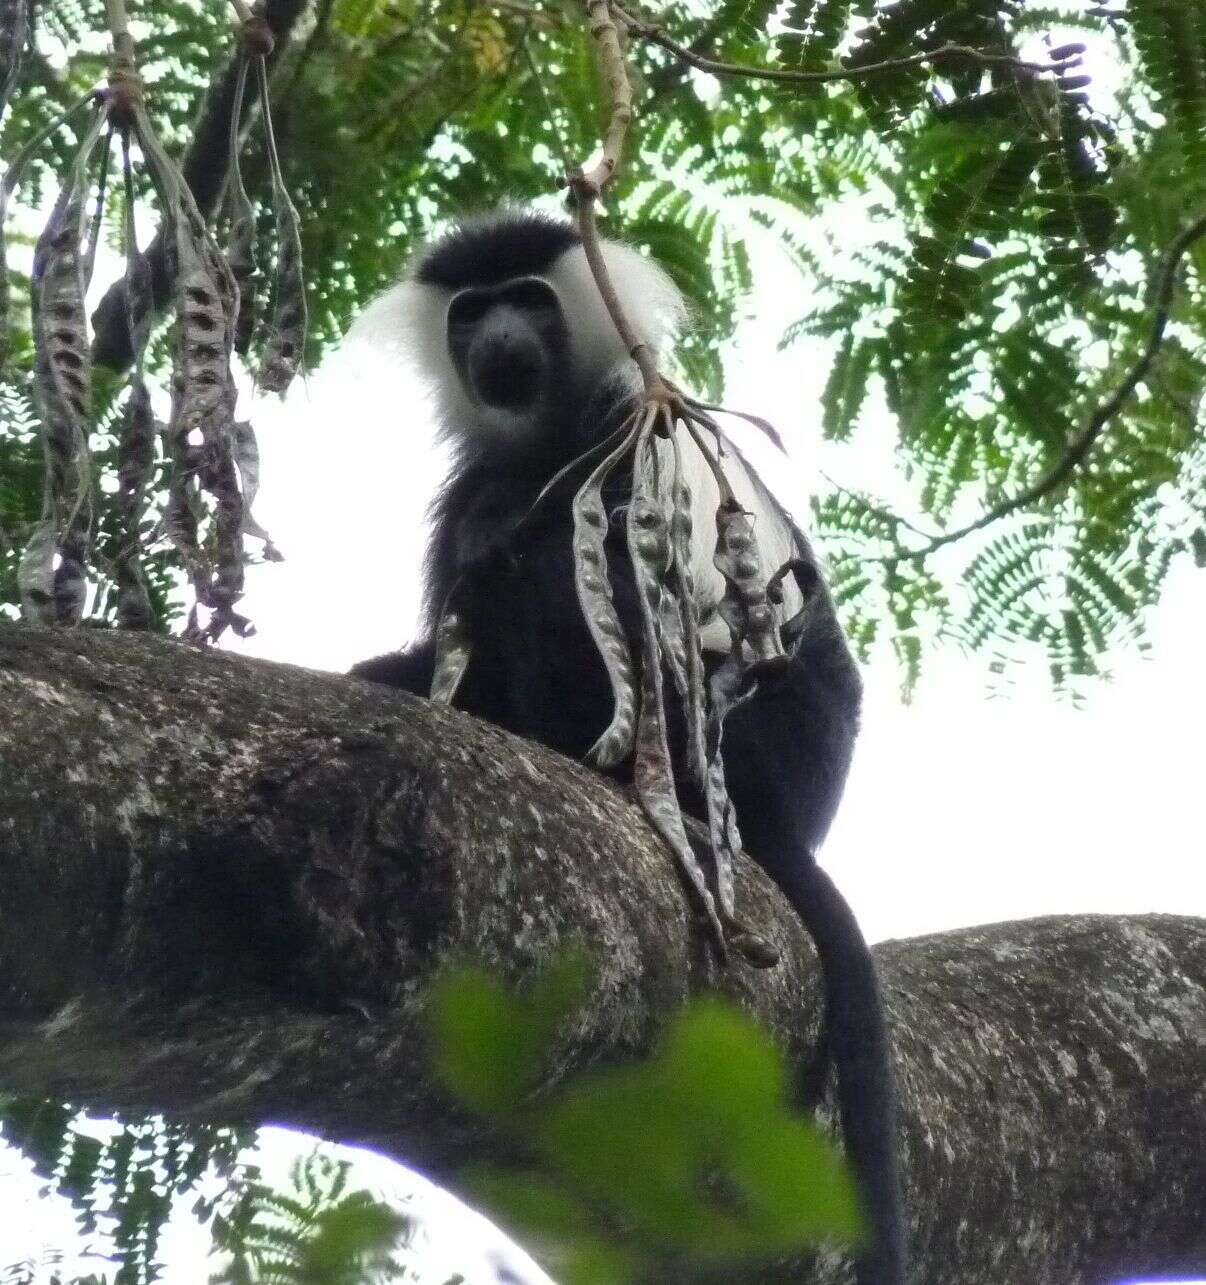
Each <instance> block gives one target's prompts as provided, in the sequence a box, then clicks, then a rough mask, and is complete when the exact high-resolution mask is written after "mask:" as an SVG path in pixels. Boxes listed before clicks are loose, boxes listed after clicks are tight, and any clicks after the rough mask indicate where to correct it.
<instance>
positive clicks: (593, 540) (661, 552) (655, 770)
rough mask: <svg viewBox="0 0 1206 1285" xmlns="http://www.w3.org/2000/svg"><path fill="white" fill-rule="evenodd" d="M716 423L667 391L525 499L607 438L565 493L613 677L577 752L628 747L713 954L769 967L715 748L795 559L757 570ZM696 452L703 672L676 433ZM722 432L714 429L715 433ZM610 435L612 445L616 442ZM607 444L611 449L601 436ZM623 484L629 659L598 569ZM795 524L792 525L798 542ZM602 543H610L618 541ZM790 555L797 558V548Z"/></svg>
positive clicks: (610, 759)
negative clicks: (634, 646) (717, 639)
mask: <svg viewBox="0 0 1206 1285" xmlns="http://www.w3.org/2000/svg"><path fill="white" fill-rule="evenodd" d="M701 429H704V430H707V431H708V432H709V433H715V434H719V428H718V426H717V425H716V424H715V422H714V421H712V420H711V419H710V418H709V417H708V416H707V415H706V413H705V412H704V411H703V409H702V408H697V407H695V406H694V405H693V404H691V403H689V402H687V401H686V400H685V399H680V398H678V397H677V396H676V397H675V398H674V400H673V402H672V403H670V404H665V403H659V402H655V403H647V404H645V405H643V406H642V407H641V408H640V409H639V410H637V411H636V412H634V414H633V415H631V416H630V417H629V418H628V419H627V421H626V422H625V423H624V424H623V425H622V426H621V427H620V429H618V430H617V432H616V433H615V434H613V435H612V437H610V438H607V439H606V440H605V441H603V442H600V443H599V444H598V445H596V446H595V447H594V448H593V449H592V450H591V451H590V452H587V454H586V455H584V456H582V457H580V458H579V459H578V460H576V461H574V463H573V464H571V465H569V466H567V467H566V468H565V469H563V470H561V471H560V472H559V473H558V474H557V475H556V476H555V477H554V478H553V479H552V480H551V481H550V482H549V483H548V484H547V485H546V486H545V488H544V489H543V490H542V491H541V493H540V496H539V497H538V499H537V500H536V502H535V504H534V505H533V509H532V511H535V509H536V508H538V507H539V505H540V504H541V503H542V502H543V501H544V499H545V498H546V497H547V496H548V495H549V494H550V493H551V492H552V491H553V489H554V487H555V484H556V483H557V482H559V481H560V480H562V479H563V478H564V477H565V476H566V474H567V473H568V472H569V471H570V470H571V469H572V468H574V467H579V466H581V465H582V464H583V463H584V462H585V461H586V460H587V459H588V458H589V457H590V456H591V455H593V454H597V453H598V452H600V451H607V453H606V454H605V455H604V458H603V459H602V461H601V462H600V463H599V464H597V465H596V466H595V467H594V468H593V469H592V470H591V471H590V473H589V474H588V475H587V477H586V480H585V482H583V483H582V485H581V486H580V487H579V488H578V490H577V492H576V493H575V495H574V497H573V501H572V514H573V553H574V579H575V586H576V588H577V592H578V601H579V605H580V607H581V609H582V614H583V618H584V620H585V622H586V625H587V628H588V630H589V631H590V634H591V637H592V639H593V640H594V643H595V646H596V647H597V649H598V652H599V655H600V657H601V658H602V661H603V664H604V667H605V669H606V672H607V676H608V680H609V683H610V686H611V690H612V718H611V721H610V723H609V724H608V726H607V728H606V730H605V731H604V732H603V734H602V735H601V736H600V737H599V739H598V740H597V741H596V742H595V744H594V745H593V746H592V747H591V749H590V751H589V752H588V755H587V757H588V759H589V760H590V761H591V762H593V763H594V764H596V765H597V766H599V767H604V768H607V767H615V766H617V765H619V764H621V763H623V762H624V761H625V760H626V759H628V758H630V757H631V759H632V764H633V779H634V784H635V787H636V792H637V796H638V798H639V800H640V802H641V806H642V808H643V809H644V811H645V813H646V815H647V816H648V817H649V819H650V821H651V823H652V824H653V826H654V828H655V829H656V830H657V832H658V833H659V834H660V835H661V837H662V839H663V840H664V841H665V843H666V844H667V845H668V847H669V848H670V850H671V851H672V853H673V854H674V857H675V859H676V860H677V862H678V864H679V866H680V868H681V869H682V872H683V875H684V877H685V878H686V880H687V882H688V884H689V885H690V887H691V889H692V892H693V894H694V896H695V899H696V902H697V904H698V906H699V908H700V911H701V912H702V914H703V916H704V918H705V920H706V922H707V923H708V925H709V928H710V931H711V935H712V939H713V941H714V942H715V944H716V946H717V949H718V950H719V952H720V953H721V955H722V956H724V955H725V953H726V952H727V950H728V949H729V948H732V949H735V950H737V951H738V952H739V953H740V954H741V955H742V956H743V957H744V958H745V959H746V960H747V961H748V962H750V963H753V964H755V965H757V966H760V967H768V966H770V965H773V964H774V963H775V962H777V960H778V952H777V951H776V950H775V948H774V947H773V946H771V945H770V944H769V943H768V942H767V941H765V940H764V939H763V938H762V937H760V936H759V935H758V934H757V933H755V932H754V931H753V930H752V929H750V928H749V927H748V926H746V925H745V924H743V923H742V922H741V921H740V920H739V919H738V917H737V915H736V909H735V905H734V887H733V865H734V861H735V858H736V854H737V852H738V851H739V850H740V848H741V836H740V834H739V833H738V830H737V823H736V819H735V813H734V808H733V805H732V802H731V801H730V799H729V795H728V790H727V787H726V785H725V774H724V761H723V757H722V754H721V742H722V737H723V723H724V718H725V715H726V714H727V713H728V712H729V710H731V709H732V708H733V707H734V706H735V705H736V704H737V703H739V702H740V700H742V699H743V698H744V697H745V696H746V695H748V694H749V693H750V692H751V691H752V689H753V687H754V685H755V684H756V681H757V676H758V674H759V673H760V672H765V671H764V670H763V669H761V667H762V666H765V665H766V664H767V663H773V659H774V656H775V654H776V648H777V649H778V654H780V655H781V654H782V649H781V647H780V646H779V644H778V636H777V631H776V627H775V618H774V614H773V612H772V610H771V603H772V602H774V603H777V602H779V601H780V600H781V597H782V594H781V588H780V586H781V583H782V580H783V577H784V576H785V575H786V574H787V573H788V572H789V570H791V569H792V568H793V567H794V566H795V565H796V562H795V560H793V561H792V562H789V563H788V565H787V566H786V567H784V568H782V569H781V570H779V571H778V572H776V574H775V575H774V576H772V577H771V578H770V580H769V581H764V580H763V578H762V575H761V570H760V566H761V564H760V561H759V559H758V553H757V548H756V545H755V543H754V537H753V530H752V523H751V521H750V518H749V515H748V514H746V513H744V512H743V511H742V510H741V509H740V507H739V506H738V505H737V502H736V500H735V498H734V495H733V491H732V488H731V486H730V485H729V483H728V481H727V479H726V478H725V476H724V471H723V469H722V467H721V464H720V460H719V458H718V456H719V450H718V449H716V450H714V449H713V448H712V447H711V446H710V444H709V443H708V442H707V441H706V440H705V437H704V436H703V434H702V433H701V432H700V430H701ZM684 431H685V432H686V435H687V441H688V442H689V443H690V447H691V448H692V449H696V450H699V451H700V452H702V454H703V457H704V459H705V460H706V461H707V465H708V467H709V468H710V469H711V470H712V472H713V474H714V476H715V477H716V479H717V483H718V486H719V489H720V496H721V502H720V511H719V513H718V515H717V522H718V525H719V527H720V529H721V531H722V543H723V549H722V550H720V551H718V555H717V556H718V559H719V561H718V563H717V565H718V566H720V563H721V562H723V564H724V565H723V566H720V569H721V571H722V574H724V575H725V585H726V591H725V605H724V610H725V612H726V619H728V620H730V624H731V638H732V648H731V651H730V654H729V656H728V657H727V658H726V659H725V660H724V661H723V662H722V663H721V665H720V666H719V668H718V669H717V671H716V673H715V674H714V675H713V677H712V680H711V682H709V681H708V679H707V676H706V673H705V667H704V660H703V648H702V643H701V632H700V620H699V607H698V603H697V600H696V592H695V585H694V582H693V578H692V574H691V536H692V521H693V519H692V512H691V504H692V497H691V492H690V490H689V488H688V486H687V482H686V470H685V469H684V463H683V451H682V443H681V442H680V437H681V435H682V433H683V432H684ZM718 440H719V439H718ZM617 441H618V444H615V445H613V443H616V442H617ZM608 447H611V449H610V450H608V449H607V448H608ZM629 461H630V471H629V476H628V477H625V478H624V479H623V482H624V485H623V486H621V488H620V490H621V492H622V493H623V494H622V498H623V500H626V504H625V503H621V504H620V505H619V506H617V511H621V510H622V511H623V512H624V513H625V514H626V517H625V519H624V521H625V529H624V531H625V534H624V547H625V552H626V555H627V557H628V559H629V560H630V562H631V564H632V567H633V571H634V575H635V579H636V585H637V590H638V593H637V598H638V603H639V608H640V645H641V652H642V655H641V663H640V665H639V666H638V665H636V664H635V663H634V660H633V656H632V654H631V651H630V646H629V639H628V637H627V635H626V633H625V630H624V626H623V624H622V623H621V620H620V616H619V614H618V612H617V610H616V606H615V601H614V597H613V589H612V583H611V576H610V574H609V563H608V557H609V548H608V541H609V537H610V535H611V519H610V518H609V514H608V507H609V504H613V502H614V499H615V497H614V496H613V497H612V499H608V498H606V497H607V490H606V488H607V484H608V482H609V479H611V478H612V477H613V475H615V474H616V473H617V472H618V471H620V470H621V468H622V466H624V465H625V463H626V462H629ZM802 547H803V544H802V537H801V548H802ZM611 556H616V553H615V550H614V549H613V550H612V551H611ZM799 565H800V566H805V567H806V566H808V564H807V563H806V562H804V561H801V562H800V564H799ZM436 643H437V646H436V670H435V678H434V681H433V684H432V688H431V695H432V698H433V699H436V700H440V701H443V702H445V703H450V702H451V701H452V699H453V696H454V695H455V692H456V688H457V685H458V684H459V682H460V680H461V678H462V677H463V675H464V673H465V670H466V668H467V666H468V663H469V649H468V643H467V641H466V638H465V632H464V629H463V627H462V624H461V621H460V616H459V611H458V608H457V592H456V589H455V588H454V589H453V591H452V593H451V594H450V595H449V600H448V602H447V603H446V604H445V607H444V611H443V613H442V616H441V620H440V623H439V626H438V628H437V634H436ZM663 669H665V670H666V671H667V672H668V673H669V674H670V676H671V679H672V681H673V684H674V689H675V693H676V694H677V696H678V698H679V701H680V706H681V710H682V719H683V726H684V727H685V728H686V735H687V768H688V770H689V772H690V775H691V776H692V778H693V779H694V781H695V783H696V785H697V786H698V787H699V789H700V791H701V793H702V795H703V797H704V799H705V800H706V803H707V812H708V848H709V849H710V868H709V869H705V868H704V865H703V864H701V861H700V858H699V856H698V855H697V853H696V850H695V849H694V848H693V847H692V844H691V843H690V842H689V840H688V834H687V827H686V825H685V823H684V818H683V812H682V806H681V803H680V801H679V798H678V794H677V789H676V785H675V778H674V770H673V765H672V761H671V754H670V749H669V743H668V735H667V724H668V719H667V706H666V693H665V687H664V682H663Z"/></svg>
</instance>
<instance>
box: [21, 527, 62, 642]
mask: <svg viewBox="0 0 1206 1285" xmlns="http://www.w3.org/2000/svg"><path fill="white" fill-rule="evenodd" d="M57 547H58V531H57V527H56V524H55V523H54V522H48V521H45V520H43V521H41V522H39V523H38V525H37V526H36V527H34V529H33V531H32V532H31V533H30V536H29V538H28V539H27V540H26V541H25V548H24V549H23V550H22V551H21V561H20V562H19V563H18V564H17V588H18V590H19V591H20V593H21V614H22V616H23V617H24V618H25V619H26V620H32V621H34V623H35V624H39V625H53V624H54V623H55V610H54V557H55V552H56V550H57Z"/></svg>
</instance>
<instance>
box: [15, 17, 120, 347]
mask: <svg viewBox="0 0 1206 1285" xmlns="http://www.w3.org/2000/svg"><path fill="white" fill-rule="evenodd" d="M3 2H4V0H0V4H3ZM95 98H96V95H95V93H93V92H91V91H89V92H88V93H87V94H85V95H84V96H83V97H82V98H79V99H77V100H76V101H75V102H74V103H72V104H71V106H70V107H68V108H67V110H66V111H65V112H62V113H61V114H60V115H58V116H56V117H55V119H54V120H52V121H51V122H50V124H48V125H47V126H46V127H45V128H43V129H41V130H39V131H38V133H37V134H36V135H35V136H34V137H33V138H31V139H30V141H29V142H28V143H26V145H25V146H24V147H23V148H22V149H21V151H20V152H19V153H18V154H17V157H16V159H15V160H14V161H13V163H12V164H11V165H10V166H9V167H8V170H7V171H6V173H5V175H4V182H3V183H0V367H3V365H4V362H5V360H6V358H7V357H8V309H9V284H8V264H7V247H6V243H5V236H4V225H5V222H6V221H7V216H8V203H9V202H10V201H11V200H12V197H13V193H14V192H15V191H16V189H17V184H18V183H19V182H20V181H21V176H22V175H23V174H24V173H25V170H26V168H27V167H28V165H29V163H30V161H32V160H33V158H34V157H35V156H36V155H37V153H38V150H39V148H41V146H42V144H43V143H44V142H45V141H46V140H47V139H48V138H49V137H50V136H51V134H53V133H54V132H55V130H57V129H58V128H59V127H60V126H62V125H64V124H66V122H67V121H68V120H69V119H70V118H71V117H72V116H74V115H75V113H76V112H77V111H79V110H80V109H81V108H82V107H84V106H86V105H87V104H88V103H90V102H93V101H95Z"/></svg>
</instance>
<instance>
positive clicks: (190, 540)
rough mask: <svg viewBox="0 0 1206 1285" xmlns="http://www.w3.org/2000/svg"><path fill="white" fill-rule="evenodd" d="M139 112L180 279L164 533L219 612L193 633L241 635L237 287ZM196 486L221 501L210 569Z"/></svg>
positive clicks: (135, 110) (197, 637)
mask: <svg viewBox="0 0 1206 1285" xmlns="http://www.w3.org/2000/svg"><path fill="white" fill-rule="evenodd" d="M131 114H132V119H133V123H134V129H135V132H136V134H137V136H138V140H139V143H140V144H141V145H142V149H143V153H144V155H145V156H146V158H147V162H148V165H149V166H150V169H151V173H152V177H153V179H154V181H155V184H156V187H157V189H158V190H159V193H160V196H161V198H162V201H163V207H164V214H165V225H166V228H167V232H168V235H167V238H166V239H167V244H168V245H169V247H170V260H171V266H172V268H173V269H174V273H175V279H176V339H175V352H174V363H173V371H172V414H171V420H170V422H169V425H168V439H169V457H170V459H171V461H172V482H171V485H170V487H169V496H168V510H167V513H166V515H165V519H164V530H165V532H166V533H167V535H168V537H169V539H171V540H172V542H173V544H174V545H175V546H176V547H177V549H178V550H179V551H180V554H181V557H182V559H183V560H184V563H185V566H186V568H187V569H188V573H189V578H190V580H191V581H192V584H193V589H194V592H195V593H196V595H197V600H198V601H199V602H200V603H201V604H202V605H203V606H206V607H209V608H211V609H212V611H213V613H214V614H213V618H212V619H211V620H210V622H209V624H208V626H207V627H206V628H205V629H203V630H202V629H200V628H199V626H196V627H194V626H192V625H190V627H189V629H188V630H186V633H185V636H186V637H187V638H190V639H192V640H194V641H213V640H214V639H216V638H217V637H219V636H220V635H221V633H222V632H223V631H224V630H226V629H227V628H232V629H234V630H235V631H236V632H237V633H239V634H240V636H242V635H245V634H247V633H248V632H250V630H251V625H250V622H249V621H248V620H247V619H246V618H245V617H243V616H240V615H238V614H237V613H236V612H235V611H234V603H235V602H236V601H237V600H238V599H239V598H240V597H241V596H242V593H243V537H242V529H243V497H242V494H241V493H240V491H239V482H238V472H237V470H236V468H235V463H234V448H233V441H234V408H235V401H236V394H235V386H234V378H233V376H232V374H231V369H230V359H231V353H232V351H233V348H234V330H235V321H236V317H237V315H238V307H239V291H238V286H237V285H236V283H235V280H234V277H233V276H232V274H231V272H230V268H229V266H228V265H227V263H226V260H225V259H224V258H223V256H222V254H221V252H220V251H219V250H218V248H217V246H216V245H215V244H214V242H213V240H212V238H211V237H210V236H209V233H208V231H207V229H206V227H205V221H204V220H203V219H202V218H201V215H200V213H199V212H198V210H197V206H196V203H195V202H194V200H193V198H192V195H191V194H190V192H189V191H188V188H187V186H186V185H185V183H184V181H183V179H182V178H181V176H180V172H179V170H178V169H177V168H176V166H175V164H174V163H173V162H172V161H171V159H170V158H169V157H168V156H167V154H166V153H165V152H164V150H163V148H162V146H161V145H160V143H159V140H158V138H157V137H156V135H155V133H154V130H153V127H152V125H151V122H150V120H149V118H148V117H147V115H146V111H145V109H144V108H143V107H142V105H141V103H135V104H134V105H133V107H132V111H131ZM198 484H199V485H200V486H202V487H204V488H205V490H206V491H207V492H209V494H210V495H212V496H213V498H214V514H213V522H212V531H211V537H210V542H211V543H212V545H213V549H214V555H213V570H212V571H210V570H209V569H208V565H207V560H206V558H205V557H204V555H203V551H202V550H201V548H200V547H199V545H198V541H197V534H198V530H199V521H200V515H199V514H198V512H197V508H198V507H199V504H200V495H199V493H198V490H197V487H198Z"/></svg>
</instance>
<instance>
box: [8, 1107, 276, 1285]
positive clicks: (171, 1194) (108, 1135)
mask: <svg viewBox="0 0 1206 1285" xmlns="http://www.w3.org/2000/svg"><path fill="white" fill-rule="evenodd" d="M253 1136H254V1131H253V1130H249V1129H230V1128H210V1127H206V1126H202V1125H184V1124H180V1123H170V1122H167V1121H164V1120H161V1119H159V1118H157V1117H155V1118H151V1119H147V1120H141V1121H130V1122H127V1123H124V1124H121V1125H120V1126H118V1127H116V1128H114V1127H113V1126H112V1125H111V1124H104V1125H101V1126H100V1127H99V1128H98V1127H97V1126H96V1124H95V1123H93V1122H91V1121H89V1120H88V1118H87V1117H86V1116H85V1115H84V1114H83V1113H82V1112H79V1111H77V1110H75V1109H74V1108H73V1107H71V1106H68V1105H67V1104H65V1103H61V1102H54V1101H43V1100H39V1099H33V1098H7V1099H0V1138H2V1139H3V1141H4V1143H6V1144H7V1145H9V1146H12V1147H15V1148H16V1149H17V1150H18V1151H20V1152H21V1154H22V1155H23V1156H25V1158H26V1159H27V1160H28V1161H30V1162H31V1164H32V1165H33V1169H34V1173H35V1174H36V1175H37V1177H38V1178H39V1180H40V1181H41V1182H42V1184H43V1189H44V1190H45V1191H46V1192H48V1193H55V1194H58V1195H60V1196H65V1197H66V1198H67V1199H68V1200H70V1202H71V1204H72V1207H73V1209H74V1210H75V1215H76V1222H77V1225H78V1227H79V1231H80V1234H81V1236H83V1237H86V1238H88V1239H89V1240H91V1239H93V1238H95V1237H96V1236H97V1235H98V1233H99V1232H101V1231H103V1232H104V1234H105V1236H106V1238H107V1240H108V1242H109V1243H110V1245H111V1246H112V1256H113V1258H114V1260H115V1261H116V1264H117V1271H116V1278H115V1280H114V1285H150V1283H151V1282H152V1281H155V1280H157V1279H158V1278H159V1272H160V1264H159V1257H158V1250H159V1239H160V1234H161V1232H162V1230H163V1226H164V1223H165V1222H166V1221H167V1217H168V1214H169V1213H170V1212H171V1208H172V1203H173V1201H174V1200H175V1199H177V1198H179V1197H183V1196H185V1195H187V1194H188V1193H190V1192H193V1191H194V1190H195V1188H196V1187H197V1184H198V1183H199V1182H200V1180H201V1179H202V1177H203V1176H207V1175H208V1176H210V1177H214V1178H218V1179H221V1178H225V1179H226V1180H227V1181H229V1182H231V1183H233V1184H235V1186H236V1188H237V1187H239V1186H240V1185H241V1184H243V1183H244V1182H249V1181H251V1180H252V1179H253V1178H254V1177H255V1171H254V1170H253V1169H252V1170H248V1169H247V1168H246V1167H245V1166H244V1165H243V1164H242V1162H241V1160H240V1155H241V1153H242V1152H243V1151H244V1150H245V1149H246V1147H247V1146H249V1145H250V1143H251V1141H252V1138H253ZM195 1208H196V1212H197V1213H198V1214H200V1215H202V1216H204V1217H209V1216H210V1214H212V1213H213V1208H214V1205H213V1202H212V1200H210V1199H209V1198H200V1199H198V1201H197V1202H196V1207H195Z"/></svg>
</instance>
